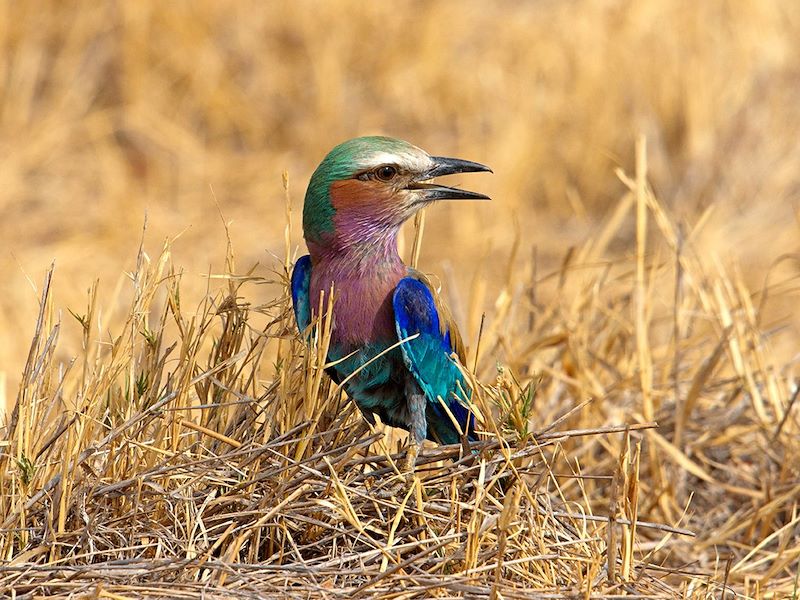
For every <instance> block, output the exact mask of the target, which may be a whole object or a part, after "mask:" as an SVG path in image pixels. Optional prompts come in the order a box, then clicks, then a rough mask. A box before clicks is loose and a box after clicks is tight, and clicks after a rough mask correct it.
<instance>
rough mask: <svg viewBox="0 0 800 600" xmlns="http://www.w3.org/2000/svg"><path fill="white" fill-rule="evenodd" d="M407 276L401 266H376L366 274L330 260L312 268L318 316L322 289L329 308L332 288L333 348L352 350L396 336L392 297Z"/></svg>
mask: <svg viewBox="0 0 800 600" xmlns="http://www.w3.org/2000/svg"><path fill="white" fill-rule="evenodd" d="M405 274H406V268H405V265H403V264H402V263H399V264H385V265H380V266H378V265H376V266H375V267H374V268H370V269H367V270H363V271H360V270H351V269H347V268H342V267H341V266H339V265H337V264H335V262H328V261H320V262H319V263H318V264H315V265H314V266H313V268H312V271H311V285H310V289H309V292H310V295H311V305H312V308H313V311H314V314H319V294H320V290H322V291H324V292H325V297H326V299H325V304H326V305H327V297H328V295H329V293H330V289H331V286H333V290H334V291H333V297H334V305H333V333H332V342H333V344H334V346H338V347H340V348H347V349H349V350H353V349H355V348H358V347H360V346H363V345H364V344H366V343H370V342H379V341H381V342H385V341H389V340H392V339H394V338H395V337H396V335H397V334H396V330H395V324H394V311H393V309H392V294H393V293H394V290H395V288H396V287H397V284H398V282H399V281H400V280H401V279H402V278H403V277H404V276H405ZM323 308H324V305H323Z"/></svg>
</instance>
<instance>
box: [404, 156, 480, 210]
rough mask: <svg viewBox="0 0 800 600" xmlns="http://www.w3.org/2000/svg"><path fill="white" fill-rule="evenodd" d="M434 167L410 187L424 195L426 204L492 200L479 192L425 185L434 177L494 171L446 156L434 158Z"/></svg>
mask: <svg viewBox="0 0 800 600" xmlns="http://www.w3.org/2000/svg"><path fill="white" fill-rule="evenodd" d="M431 158H432V159H433V167H432V168H430V169H428V170H427V171H426V172H425V173H423V174H422V175H421V176H420V177H419V179H418V180H416V181H414V182H412V183H411V185H409V186H408V187H409V188H410V189H413V190H419V191H420V192H421V193H422V196H423V198H424V201H425V202H432V201H434V200H490V199H491V198H489V196H486V195H485V194H480V193H478V192H470V191H469V190H461V189H458V188H454V187H448V186H446V185H438V184H435V183H425V181H427V180H429V179H433V178H434V177H441V176H443V175H453V174H455V173H475V172H479V171H488V172H489V173H491V172H492V170H491V169H490V168H489V167H487V166H486V165H482V164H480V163H476V162H472V161H471V160H462V159H460V158H447V157H444V156H432V157H431Z"/></svg>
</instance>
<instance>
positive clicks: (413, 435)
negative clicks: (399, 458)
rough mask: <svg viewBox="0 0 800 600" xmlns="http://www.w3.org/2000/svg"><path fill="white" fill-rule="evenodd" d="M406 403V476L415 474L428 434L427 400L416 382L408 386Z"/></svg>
mask: <svg viewBox="0 0 800 600" xmlns="http://www.w3.org/2000/svg"><path fill="white" fill-rule="evenodd" d="M406 402H407V403H408V431H409V436H408V452H407V453H406V464H405V465H404V468H403V471H404V472H405V473H406V474H411V473H413V472H414V467H415V466H416V464H417V456H418V455H419V449H420V446H422V442H423V441H424V440H425V437H426V435H427V433H428V420H427V419H426V417H425V407H426V404H427V400H426V399H425V394H424V393H423V392H422V390H421V389H420V388H419V385H417V383H416V381H410V382H408V383H407V384H406Z"/></svg>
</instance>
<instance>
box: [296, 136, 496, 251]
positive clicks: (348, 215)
mask: <svg viewBox="0 0 800 600" xmlns="http://www.w3.org/2000/svg"><path fill="white" fill-rule="evenodd" d="M473 171H491V169H490V168H489V167H487V166H484V165H482V164H479V163H476V162H471V161H468V160H461V159H459V158H446V157H442V156H431V155H429V154H428V153H427V152H425V151H424V150H422V149H420V148H417V147H416V146H413V145H412V144H409V143H408V142H404V141H402V140H398V139H394V138H389V137H380V136H372V137H360V138H355V139H352V140H348V141H346V142H344V143H342V144H339V145H338V146H336V147H335V148H334V149H333V150H331V151H330V152H329V153H328V155H327V156H326V157H325V158H324V160H323V161H322V163H320V165H319V166H318V167H317V170H316V171H314V174H313V175H312V176H311V181H310V182H309V184H308V190H307V191H306V197H305V204H304V206H303V232H304V234H305V237H306V240H307V241H308V242H310V243H313V244H322V245H325V244H326V242H328V241H329V240H333V239H334V238H335V237H336V236H337V233H341V232H342V231H343V230H344V231H346V232H347V233H351V234H352V236H353V238H358V237H359V236H360V239H364V240H365V241H368V240H370V239H371V238H372V236H373V234H374V235H380V234H381V233H382V232H390V231H396V230H397V229H398V228H399V227H400V225H402V224H403V222H404V221H405V220H407V219H408V218H409V217H411V216H412V215H414V213H416V212H417V211H418V210H419V209H420V208H422V207H424V206H426V205H428V204H430V203H431V202H435V201H437V200H488V199H489V197H488V196H485V195H484V194H479V193H477V192H470V191H468V190H462V189H458V188H453V187H448V186H444V185H438V184H434V183H430V180H431V179H433V178H435V177H440V176H442V175H451V174H454V173H467V172H473Z"/></svg>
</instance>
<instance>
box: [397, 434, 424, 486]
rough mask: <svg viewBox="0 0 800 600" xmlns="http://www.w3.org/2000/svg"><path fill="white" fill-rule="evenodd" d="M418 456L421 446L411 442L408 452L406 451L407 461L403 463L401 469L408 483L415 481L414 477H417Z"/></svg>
mask: <svg viewBox="0 0 800 600" xmlns="http://www.w3.org/2000/svg"><path fill="white" fill-rule="evenodd" d="M418 456H419V444H418V443H415V442H414V441H411V442H409V444H408V450H407V451H406V459H405V460H404V461H403V465H402V467H401V469H400V473H401V474H402V475H403V477H404V478H405V479H406V481H408V482H411V481H413V480H414V476H415V475H416V468H417V457H418Z"/></svg>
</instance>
